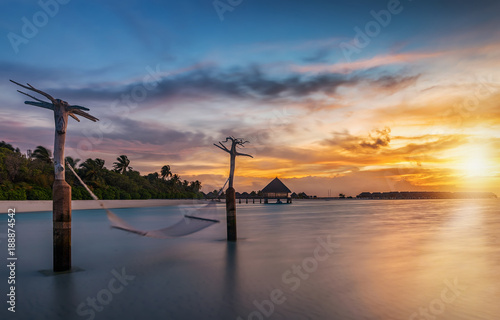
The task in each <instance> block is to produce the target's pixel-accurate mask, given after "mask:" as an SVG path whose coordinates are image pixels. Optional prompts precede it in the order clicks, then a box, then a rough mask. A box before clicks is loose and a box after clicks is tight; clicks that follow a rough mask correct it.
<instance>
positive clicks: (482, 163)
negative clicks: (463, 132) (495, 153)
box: [460, 147, 492, 177]
mask: <svg viewBox="0 0 500 320" xmlns="http://www.w3.org/2000/svg"><path fill="white" fill-rule="evenodd" d="M467 151H468V152H467V154H466V155H465V157H464V159H463V162H462V163H461V165H460V167H461V168H460V170H461V171H462V173H463V174H465V175H466V176H468V177H486V176H490V175H491V174H492V172H491V164H490V159H489V157H488V152H487V150H485V149H483V148H478V147H474V148H470V149H469V150H467Z"/></svg>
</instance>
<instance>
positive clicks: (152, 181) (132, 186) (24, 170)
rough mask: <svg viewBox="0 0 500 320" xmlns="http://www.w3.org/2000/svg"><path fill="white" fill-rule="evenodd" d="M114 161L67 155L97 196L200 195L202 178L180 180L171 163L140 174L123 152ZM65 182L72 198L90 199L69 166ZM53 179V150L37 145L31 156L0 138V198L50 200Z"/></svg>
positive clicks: (104, 197) (67, 159)
mask: <svg viewBox="0 0 500 320" xmlns="http://www.w3.org/2000/svg"><path fill="white" fill-rule="evenodd" d="M116 160H117V161H116V162H114V163H113V167H114V169H113V170H109V169H107V168H106V167H105V166H104V160H102V159H98V158H96V159H90V158H89V159H87V160H85V161H83V162H82V163H80V164H79V162H80V159H73V158H71V157H67V158H66V161H67V162H68V163H70V164H71V165H72V166H73V168H75V171H76V172H77V174H78V175H79V176H80V177H81V178H82V180H83V181H84V182H85V183H86V184H87V185H88V186H89V188H90V189H91V190H92V192H94V193H95V195H96V196H97V197H98V198H99V199H104V200H112V199H180V198H189V199H192V198H203V193H202V192H201V191H200V190H201V182H200V181H198V180H196V181H187V180H181V178H180V177H179V175H177V174H172V172H171V171H170V166H168V165H165V166H163V168H161V175H160V174H158V173H157V172H155V173H151V174H148V175H147V176H141V174H140V173H139V172H138V171H134V170H133V169H132V167H130V160H129V159H128V158H127V156H125V155H121V156H119V157H118V158H117V159H116ZM66 182H68V184H69V185H70V186H71V188H72V199H73V200H86V199H91V197H90V195H89V193H88V192H87V190H85V188H84V187H83V186H82V185H80V183H79V182H78V180H77V178H76V177H75V176H74V175H73V173H72V172H71V171H70V170H67V171H66ZM53 183H54V167H53V165H52V153H51V151H50V150H49V149H47V148H44V147H42V146H38V147H37V148H36V149H35V150H34V151H33V153H32V154H31V156H30V157H28V156H26V155H25V154H23V153H21V152H20V150H19V148H14V147H13V146H12V145H10V144H8V143H6V142H4V141H1V142H0V200H51V199H52V184H53Z"/></svg>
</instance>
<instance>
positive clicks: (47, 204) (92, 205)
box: [0, 199, 205, 214]
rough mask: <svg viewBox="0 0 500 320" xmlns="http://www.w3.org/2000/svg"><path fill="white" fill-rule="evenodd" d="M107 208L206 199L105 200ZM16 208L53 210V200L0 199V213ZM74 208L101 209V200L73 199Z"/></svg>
mask: <svg viewBox="0 0 500 320" xmlns="http://www.w3.org/2000/svg"><path fill="white" fill-rule="evenodd" d="M103 202H104V205H105V206H106V207H107V208H110V209H112V208H141V207H163V206H177V205H189V204H202V203H205V200H195V199H151V200H103ZM13 208H15V209H16V213H22V212H36V211H52V200H47V201H36V200H34V201H29V200H27V201H0V214H2V213H7V211H8V209H13ZM71 208H72V210H89V209H101V207H100V205H99V202H97V201H94V200H73V201H71Z"/></svg>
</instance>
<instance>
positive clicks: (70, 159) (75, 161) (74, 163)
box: [65, 157, 80, 168]
mask: <svg viewBox="0 0 500 320" xmlns="http://www.w3.org/2000/svg"><path fill="white" fill-rule="evenodd" d="M65 160H66V162H67V163H69V165H70V166H72V167H73V168H76V166H77V165H78V162H80V159H78V158H76V159H75V158H73V157H66V158H65Z"/></svg>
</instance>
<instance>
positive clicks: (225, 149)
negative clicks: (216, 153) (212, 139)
mask: <svg viewBox="0 0 500 320" xmlns="http://www.w3.org/2000/svg"><path fill="white" fill-rule="evenodd" d="M219 143H220V144H221V145H222V147H221V146H219V145H217V144H215V143H214V146H216V147H217V148H219V149H221V150H223V151H226V152H228V153H230V151H229V150H227V148H226V146H225V145H223V144H222V142H219Z"/></svg>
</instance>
